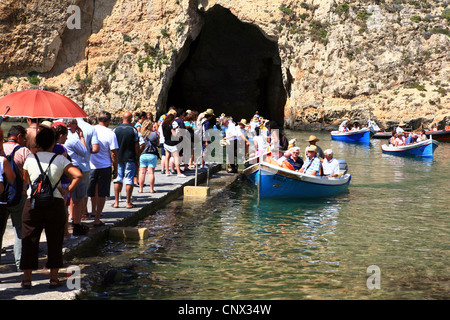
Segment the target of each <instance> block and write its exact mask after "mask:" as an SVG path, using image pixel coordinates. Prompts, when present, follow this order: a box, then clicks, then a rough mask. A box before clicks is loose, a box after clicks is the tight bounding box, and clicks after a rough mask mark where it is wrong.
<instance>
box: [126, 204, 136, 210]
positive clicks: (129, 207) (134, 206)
mask: <svg viewBox="0 0 450 320" xmlns="http://www.w3.org/2000/svg"><path fill="white" fill-rule="evenodd" d="M130 204H131V205H130V206H127V209H133V208H136V205H135V204H132V203H130Z"/></svg>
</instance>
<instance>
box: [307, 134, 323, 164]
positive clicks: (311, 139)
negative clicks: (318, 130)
mask: <svg viewBox="0 0 450 320" xmlns="http://www.w3.org/2000/svg"><path fill="white" fill-rule="evenodd" d="M305 141H307V142H309V146H308V147H310V146H315V147H316V152H317V156H318V157H319V158H321V159H323V158H325V155H324V154H323V151H322V148H320V147H319V146H318V145H317V144H316V142H317V141H319V139H317V138H316V136H314V135H310V136H309V139H308V140H305ZM308 147H306V148H305V159H306V157H308V154H307V149H308Z"/></svg>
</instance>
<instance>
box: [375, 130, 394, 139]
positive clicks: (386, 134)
mask: <svg viewBox="0 0 450 320" xmlns="http://www.w3.org/2000/svg"><path fill="white" fill-rule="evenodd" d="M390 137H392V132H385V131H379V132H377V133H375V134H374V135H373V137H372V138H374V139H389V138H390Z"/></svg>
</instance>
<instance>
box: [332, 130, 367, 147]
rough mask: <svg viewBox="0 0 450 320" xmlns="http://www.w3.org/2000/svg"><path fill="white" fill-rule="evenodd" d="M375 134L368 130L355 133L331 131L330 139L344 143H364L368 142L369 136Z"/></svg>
mask: <svg viewBox="0 0 450 320" xmlns="http://www.w3.org/2000/svg"><path fill="white" fill-rule="evenodd" d="M374 133H375V132H373V131H371V130H370V129H369V128H362V129H360V130H355V131H347V132H340V131H331V139H332V140H337V141H345V142H359V143H366V144H368V143H369V142H370V138H371V136H373V134H374Z"/></svg>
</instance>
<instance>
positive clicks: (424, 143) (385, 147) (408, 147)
mask: <svg viewBox="0 0 450 320" xmlns="http://www.w3.org/2000/svg"><path fill="white" fill-rule="evenodd" d="M429 144H435V145H436V146H438V145H439V141H436V140H434V139H432V138H430V139H428V140H425V141H421V142H417V143H413V144H408V145H406V146H398V147H395V146H392V147H390V146H388V145H387V144H382V145H381V150H382V151H387V152H402V151H409V150H413V149H416V148H420V147H425V146H428V145H429Z"/></svg>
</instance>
